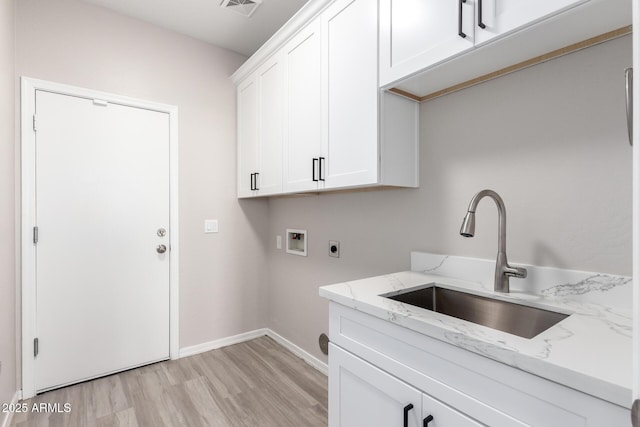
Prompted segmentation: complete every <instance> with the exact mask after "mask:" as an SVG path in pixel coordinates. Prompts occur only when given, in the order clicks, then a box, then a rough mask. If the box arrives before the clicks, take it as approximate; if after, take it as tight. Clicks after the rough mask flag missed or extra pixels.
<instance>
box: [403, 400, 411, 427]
mask: <svg viewBox="0 0 640 427" xmlns="http://www.w3.org/2000/svg"><path fill="white" fill-rule="evenodd" d="M412 409H413V403H409V404H408V405H407V406H405V407H404V427H409V411H410V410H412Z"/></svg>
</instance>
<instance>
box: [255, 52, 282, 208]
mask: <svg viewBox="0 0 640 427" xmlns="http://www.w3.org/2000/svg"><path fill="white" fill-rule="evenodd" d="M282 71H283V67H282V60H281V55H278V54H276V55H274V57H273V58H272V59H270V60H269V61H267V62H266V63H265V64H264V65H263V66H262V67H261V68H260V69H259V70H258V76H257V80H258V141H259V142H258V146H259V150H258V152H259V156H258V159H259V160H258V171H257V172H258V175H257V177H256V178H255V179H254V185H255V189H256V190H257V191H258V194H260V195H262V196H266V195H269V194H277V193H280V192H282V135H283V100H284V90H283V74H282Z"/></svg>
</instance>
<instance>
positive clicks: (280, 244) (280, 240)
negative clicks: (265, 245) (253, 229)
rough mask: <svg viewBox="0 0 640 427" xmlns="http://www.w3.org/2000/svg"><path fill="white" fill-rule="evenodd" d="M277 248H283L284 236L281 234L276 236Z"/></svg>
mask: <svg viewBox="0 0 640 427" xmlns="http://www.w3.org/2000/svg"><path fill="white" fill-rule="evenodd" d="M276 249H282V236H281V235H279V234H278V235H277V236H276Z"/></svg>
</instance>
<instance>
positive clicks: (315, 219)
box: [268, 36, 631, 358]
mask: <svg viewBox="0 0 640 427" xmlns="http://www.w3.org/2000/svg"><path fill="white" fill-rule="evenodd" d="M630 65H631V37H630V36H627V37H624V38H622V39H618V40H614V41H611V42H608V43H605V44H602V45H598V46H595V47H592V48H589V49H587V50H583V51H580V52H577V53H574V54H571V55H568V56H565V57H562V58H559V59H556V60H553V61H550V62H547V63H544V64H540V65H537V66H535V67H532V68H529V69H526V70H523V71H520V72H517V73H514V74H511V75H508V76H505V77H502V78H500V79H496V80H493V81H490V82H487V83H484V84H481V85H478V86H475V87H472V88H469V89H466V90H463V91H460V92H457V93H454V94H451V95H448V96H444V97H441V98H438V99H435V100H432V101H429V102H427V103H424V104H423V105H422V106H421V108H420V117H421V127H420V132H421V141H420V150H421V155H420V189H417V190H414V189H403V190H388V191H375V192H366V193H350V194H349V193H345V194H323V195H315V196H308V197H302V198H281V199H272V200H270V202H269V214H270V220H269V248H268V253H269V265H270V291H269V298H270V301H269V306H270V310H269V313H270V314H269V326H270V327H271V328H272V329H274V330H275V331H276V332H278V333H280V334H281V335H283V336H284V337H286V338H288V339H289V340H291V341H293V342H295V343H297V344H298V345H300V346H302V347H303V348H304V349H306V350H307V351H310V352H311V353H312V354H314V355H316V356H318V357H321V358H322V356H321V354H320V352H319V350H318V346H317V337H318V335H319V334H320V333H321V332H326V331H327V329H328V325H327V313H328V311H327V306H328V304H327V302H326V301H324V300H323V299H321V298H319V297H318V287H319V286H322V285H325V284H330V283H334V282H339V281H344V280H350V279H354V278H362V277H367V276H372V275H377V274H382V273H388V272H393V271H399V270H406V269H408V268H409V252H410V251H411V250H423V251H429V252H435V253H442V254H455V255H462V256H472V257H478V258H486V259H493V258H494V257H495V254H496V249H497V210H496V208H495V206H494V204H493V202H492V201H490V200H483V201H482V202H481V203H480V206H479V209H478V214H477V232H476V237H475V238H473V239H465V238H462V237H460V236H459V235H458V230H459V227H460V223H461V221H462V217H463V216H464V214H465V212H466V208H467V206H468V203H469V201H470V199H471V197H472V196H473V195H474V194H475V192H477V191H479V190H481V189H483V188H491V189H494V190H496V191H497V192H498V193H499V194H500V195H502V197H503V198H504V200H505V203H506V207H507V213H508V222H507V229H508V233H507V247H508V252H507V253H508V255H509V259H510V261H512V262H523V263H529V264H536V265H543V266H553V267H559V268H569V269H578V270H586V271H597V272H607V273H615V274H623V275H631V148H630V147H629V145H628V142H627V134H626V127H625V126H626V123H625V110H624V101H625V100H624V80H623V70H624V68H625V67H628V66H630ZM293 227H295V228H304V229H307V230H308V232H309V257H308V258H302V257H298V256H292V255H287V254H286V253H285V251H284V250H277V249H275V236H276V235H278V234H280V235H284V232H285V229H286V228H293ZM329 239H332V240H333V239H335V240H340V242H341V251H342V256H341V258H340V259H333V258H329V257H328V256H327V245H328V240H329Z"/></svg>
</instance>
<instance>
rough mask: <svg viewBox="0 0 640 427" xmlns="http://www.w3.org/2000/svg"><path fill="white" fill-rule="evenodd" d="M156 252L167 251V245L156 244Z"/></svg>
mask: <svg viewBox="0 0 640 427" xmlns="http://www.w3.org/2000/svg"><path fill="white" fill-rule="evenodd" d="M156 252H158V253H159V254H163V253H165V252H167V247H166V246H165V245H158V247H156Z"/></svg>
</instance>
